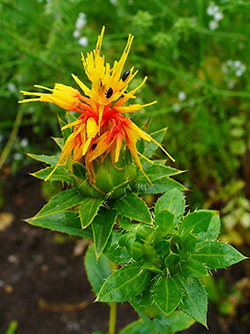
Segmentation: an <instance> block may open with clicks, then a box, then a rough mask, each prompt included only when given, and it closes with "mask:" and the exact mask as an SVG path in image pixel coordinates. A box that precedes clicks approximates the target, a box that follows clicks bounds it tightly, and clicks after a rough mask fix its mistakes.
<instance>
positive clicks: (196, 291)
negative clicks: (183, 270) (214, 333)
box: [177, 276, 207, 327]
mask: <svg viewBox="0 0 250 334" xmlns="http://www.w3.org/2000/svg"><path fill="white" fill-rule="evenodd" d="M177 280H178V282H179V286H180V288H181V290H182V291H183V297H182V303H180V305H179V308H180V309H181V310H182V311H183V312H185V313H186V314H187V315H188V316H190V317H191V318H193V319H195V320H196V321H198V322H200V323H201V324H202V325H204V326H206V327H207V294H206V291H205V289H204V287H203V285H202V283H201V281H200V280H199V279H198V278H196V277H191V278H189V279H186V278H183V277H180V276H177Z"/></svg>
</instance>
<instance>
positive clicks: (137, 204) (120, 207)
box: [114, 193, 151, 224]
mask: <svg viewBox="0 0 250 334" xmlns="http://www.w3.org/2000/svg"><path fill="white" fill-rule="evenodd" d="M114 207H115V208H116V210H117V211H118V213H119V214H120V215H121V216H124V217H127V218H129V219H131V220H132V219H134V220H138V221H141V222H144V223H148V224H150V223H151V214H150V212H149V209H148V207H147V205H146V204H145V202H144V201H143V199H142V198H140V197H138V196H137V195H135V194H134V193H129V194H128V195H127V196H125V197H123V198H122V199H121V200H118V201H115V202H114Z"/></svg>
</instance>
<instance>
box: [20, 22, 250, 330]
mask: <svg viewBox="0 0 250 334" xmlns="http://www.w3.org/2000/svg"><path fill="white" fill-rule="evenodd" d="M103 35H104V28H103V29H102V31H101V34H100V36H99V37H98V41H97V44H96V48H95V49H94V51H93V52H90V53H88V54H87V56H86V57H85V56H83V55H82V62H83V66H84V69H85V72H86V74H87V77H88V79H89V80H90V82H91V88H89V87H88V86H87V85H85V84H84V83H83V82H82V81H80V79H79V78H78V77H77V76H75V75H72V76H73V79H74V80H75V81H76V83H77V84H78V85H79V87H80V89H81V91H82V92H80V91H79V90H77V89H75V88H72V87H68V86H65V85H63V84H58V83H56V84H55V87H54V88H53V89H49V88H45V87H41V86H37V87H39V88H42V89H45V90H46V92H45V93H39V92H26V91H22V93H23V94H24V95H28V96H31V98H29V99H25V100H23V101H20V102H22V103H23V102H33V101H40V102H52V103H54V104H56V105H58V106H60V107H61V108H63V109H65V110H66V116H67V117H66V120H67V121H65V120H62V119H59V121H60V126H61V130H62V135H63V137H62V138H54V140H55V142H56V143H57V145H58V146H59V148H60V149H61V155H60V157H59V158H58V157H57V156H46V155H34V154H31V155H30V156H31V157H32V158H34V159H36V160H38V161H41V162H43V163H45V164H47V167H46V168H44V169H42V170H40V171H38V172H36V173H33V175H34V176H35V177H37V178H39V179H42V180H50V181H62V182H63V183H64V184H67V187H66V189H65V190H63V191H61V192H60V193H59V194H57V195H55V196H54V197H53V198H51V200H50V201H49V202H48V203H47V204H46V205H45V206H44V207H43V208H42V209H41V210H40V211H39V212H38V213H37V214H36V216H34V217H33V218H29V219H27V222H28V223H29V224H31V225H35V226H40V227H44V228H49V229H51V230H55V231H60V232H63V233H68V234H70V235H74V236H79V237H82V238H89V239H90V240H93V242H90V243H89V247H88V250H87V252H86V255H85V267H86V271H87V275H88V278H89V281H90V283H91V285H92V288H93V291H94V293H95V294H96V301H98V302H103V303H108V304H109V305H110V321H109V332H108V333H109V334H114V333H115V327H116V307H117V303H123V302H126V301H128V302H129V303H130V304H131V305H132V306H133V308H134V309H135V310H136V311H137V313H138V315H139V317H140V319H139V320H138V321H135V322H133V323H131V324H130V325H129V326H127V327H126V328H125V329H123V330H122V331H120V332H119V333H120V334H128V333H130V334H133V333H134V334H136V333H144V334H149V333H155V334H160V333H175V332H176V331H179V330H182V329H185V328H188V327H189V326H191V325H192V324H193V323H194V322H195V321H198V322H199V323H201V324H203V325H204V326H207V321H206V315H207V305H208V301H207V294H206V291H205V288H204V286H203V283H202V281H201V278H202V277H204V276H207V275H211V270H212V269H218V268H226V267H228V266H230V265H232V264H235V263H237V262H239V261H241V260H243V259H244V256H243V255H241V254H240V253H239V252H238V251H237V250H236V249H234V248H233V247H232V246H230V245H228V244H226V243H223V242H220V241H218V235H219V232H220V217H219V213H218V212H217V211H213V210H197V211H195V212H187V210H186V205H185V197H184V195H183V192H185V191H186V190H187V189H186V188H185V187H184V186H183V185H182V184H180V183H179V182H177V181H175V180H174V179H173V178H172V177H173V176H174V175H177V174H179V173H181V171H180V170H177V169H175V168H172V167H170V166H168V165H166V162H167V160H155V159H154V154H155V151H156V150H157V149H158V148H160V149H161V150H162V151H163V152H164V153H165V154H166V157H167V159H170V160H173V158H172V157H171V156H170V155H169V154H168V152H167V151H166V150H165V149H164V148H163V147H162V145H161V142H162V139H163V137H164V134H165V132H166V129H162V130H159V131H157V132H154V133H152V134H150V135H149V134H148V133H147V132H146V131H143V130H142V129H140V128H139V127H138V126H137V125H136V124H134V123H133V122H132V121H131V120H130V118H128V117H127V115H128V114H130V113H134V112H136V111H138V110H140V109H141V108H143V107H147V106H149V105H152V104H154V103H155V101H154V102H151V103H147V104H145V105H140V104H127V101H128V100H130V99H134V98H135V93H136V91H137V90H138V89H139V88H140V87H141V86H142V85H143V84H144V83H145V81H146V79H147V78H145V79H144V80H143V81H142V83H141V84H140V85H139V86H138V87H137V88H135V89H133V90H131V91H129V88H128V87H129V83H130V81H131V80H132V79H133V78H134V77H135V75H136V74H137V71H135V70H134V67H132V68H130V69H124V67H125V63H126V60H127V57H128V53H129V51H130V48H131V44H132V40H133V36H131V35H129V38H128V42H127V45H126V47H125V49H124V52H123V53H122V56H121V58H120V60H119V61H115V62H114V65H113V67H111V65H110V64H109V63H105V59H104V56H102V55H101V46H102V41H103ZM47 91H49V93H48V92H47ZM72 112H75V113H72ZM76 115H78V117H76ZM145 195H157V197H158V199H157V200H156V202H155V205H154V207H151V208H150V207H148V205H147V204H146V202H145V201H144V196H145ZM98 333H104V332H98Z"/></svg>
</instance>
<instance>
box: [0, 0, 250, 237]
mask: <svg viewBox="0 0 250 334" xmlns="http://www.w3.org/2000/svg"><path fill="white" fill-rule="evenodd" d="M213 6H218V8H217V9H216V10H217V12H219V13H221V14H223V15H222V19H220V20H219V21H217V23H218V27H217V28H216V29H214V30H213V29H212V27H211V21H214V18H213V15H211V13H210V12H211V10H210V11H209V8H210V9H211V7H212V8H214V7H213ZM249 8H250V5H249V2H248V1H243V0H242V1H241V0H232V1H228V0H216V1H214V2H213V3H212V2H210V1H206V0H196V1H193V0H179V1H178V0H177V1H167V0H162V1H159V0H150V1H144V0H136V1H135V0H113V1H109V0H91V1H90V0H68V1H62V0H61V1H60V0H47V1H46V0H40V1H37V0H31V1H28V0H2V1H1V3H0V40H1V43H0V69H1V79H0V80H1V85H0V97H1V105H0V118H1V123H0V132H1V137H0V139H1V140H0V150H3V149H4V146H5V144H6V142H7V140H8V137H9V134H10V132H11V129H12V126H13V122H14V120H15V117H16V114H17V111H18V110H20V109H19V108H21V109H22V111H23V112H24V116H23V119H22V123H21V126H20V129H19V134H18V137H17V139H18V140H17V141H16V142H15V145H14V147H13V150H12V154H11V155H10V156H9V157H8V162H9V163H10V164H12V165H15V164H16V163H17V162H16V160H17V159H16V158H17V156H16V155H15V153H18V152H19V153H20V152H21V153H22V152H23V151H29V152H32V153H39V154H41V153H48V152H49V153H50V152H51V153H53V152H55V151H56V149H57V147H56V145H55V144H54V143H53V141H51V139H50V136H57V135H59V126H58V121H57V117H56V114H57V113H59V115H63V114H64V112H62V111H61V110H60V109H59V108H58V107H56V106H54V105H49V104H42V103H40V104H39V103H37V104H36V103H34V104H33V103H32V104H24V105H18V104H17V101H18V100H20V99H22V97H21V95H20V93H19V90H20V89H23V90H29V91H32V86H33V85H34V84H40V85H44V86H46V87H51V88H52V87H53V85H54V83H55V82H58V83H64V84H66V85H70V86H73V87H75V88H77V87H76V84H75V82H74V81H73V79H72V77H71V73H74V74H76V75H78V76H79V77H80V78H81V80H82V81H84V82H85V83H87V84H88V82H87V78H86V75H85V73H84V70H83V67H82V64H81V60H80V53H81V52H83V54H86V52H88V51H91V50H92V49H93V48H94V47H95V43H96V40H97V35H98V34H99V33H100V31H101V27H102V26H103V25H105V26H106V32H105V36H104V43H103V53H104V54H105V55H106V60H107V61H109V62H111V63H113V61H114V60H115V59H119V57H120V55H121V53H122V51H123V48H124V46H125V43H126V40H127V36H128V34H129V33H132V34H133V35H135V40H134V42H133V46H132V51H131V53H130V56H129V60H128V63H127V65H126V69H129V68H130V67H131V66H135V68H137V69H139V73H138V75H137V77H136V79H134V83H132V86H133V85H136V84H138V82H140V81H141V80H142V78H143V77H144V76H148V77H149V79H148V81H147V84H146V85H144V87H143V88H142V89H141V91H140V92H139V94H138V98H137V101H138V102H139V103H140V102H142V103H148V102H151V101H153V100H155V99H156V100H157V101H158V103H157V105H153V106H151V107H149V108H147V109H144V110H141V111H139V112H137V113H136V114H135V115H133V117H134V121H135V122H136V123H137V124H138V125H139V126H143V125H144V124H145V123H146V122H147V121H148V119H149V118H151V119H150V123H149V127H148V131H149V132H153V131H156V130H158V129H160V128H162V127H165V126H168V127H169V129H168V132H167V135H166V138H165V142H164V144H165V147H166V148H167V150H168V151H169V152H170V154H171V155H172V156H174V157H175V159H176V162H175V163H174V164H172V165H173V167H175V168H179V169H182V170H184V169H185V170H188V173H184V174H183V175H181V176H179V180H180V181H181V182H184V183H185V186H186V187H188V188H189V189H191V190H192V192H190V193H189V195H188V204H189V205H190V207H191V209H195V208H197V207H199V208H201V207H205V208H210V207H212V208H214V209H216V208H218V209H221V208H223V207H224V215H225V220H224V221H225V223H226V225H227V226H228V227H226V229H227V232H228V234H229V235H230V233H231V240H235V233H236V232H235V231H233V227H235V226H240V227H239V230H240V231H241V230H242V229H243V230H244V229H245V228H247V227H249V226H248V225H249V224H250V223H249V221H250V204H249V201H248V199H249V197H250V167H249V165H250V164H249V162H250V151H249V144H250V143H249V132H250V123H249V97H250V93H249V75H248V70H249V64H248V60H249V51H250V50H249V39H250V36H249V31H247V29H246V28H247V22H248V21H249ZM216 10H215V12H216ZM79 13H84V14H85V18H86V25H84V26H83V27H82V28H81V29H79V30H78V31H79V34H80V36H79V37H77V38H76V37H74V36H73V33H74V31H75V30H76V22H77V19H78V16H79ZM209 13H210V14H209ZM81 37H87V44H88V45H86V46H81V45H80V44H79V41H80V38H81ZM85 41H86V40H85ZM230 64H231V65H230ZM237 64H238V65H237ZM237 66H241V68H242V66H243V69H242V71H241V73H239V72H237ZM238 68H239V67H238ZM236 72H237V73H236ZM183 93H184V94H183ZM23 138H27V139H28V140H29V147H25V148H24V147H22V145H19V143H20V142H21V141H22V139H23ZM23 146H24V145H23ZM159 157H161V152H159ZM18 159H19V160H20V161H19V162H21V163H22V159H21V158H20V155H19V157H18ZM226 203H227V206H226ZM237 237H238V238H240V241H241V242H242V238H243V237H242V235H240V234H237ZM228 238H229V241H230V242H231V240H230V237H228ZM248 238H249V237H248Z"/></svg>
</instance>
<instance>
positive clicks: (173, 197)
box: [155, 188, 185, 226]
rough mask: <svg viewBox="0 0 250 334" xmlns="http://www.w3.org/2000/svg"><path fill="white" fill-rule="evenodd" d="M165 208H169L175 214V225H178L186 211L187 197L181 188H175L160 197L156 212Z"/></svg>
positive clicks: (156, 204)
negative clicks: (185, 197)
mask: <svg viewBox="0 0 250 334" xmlns="http://www.w3.org/2000/svg"><path fill="white" fill-rule="evenodd" d="M163 210H168V211H169V212H171V213H172V214H174V215H175V218H174V225H175V226H176V225H177V224H178V223H179V221H180V220H181V218H182V216H183V214H184V211H185V199H184V196H183V195H182V193H181V192H180V190H178V189H176V188H174V189H172V190H170V191H167V192H166V193H165V194H164V195H162V196H161V197H159V198H158V200H157V202H156V203H155V214H156V215H157V214H158V213H160V212H161V211H163Z"/></svg>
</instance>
